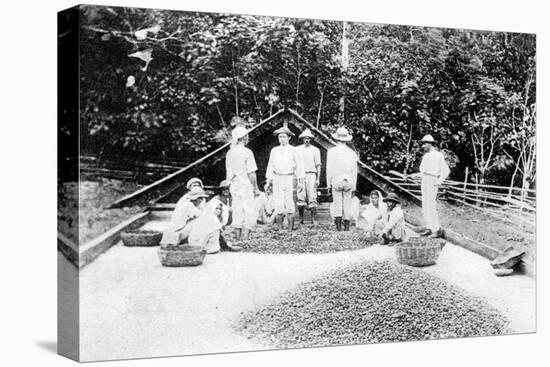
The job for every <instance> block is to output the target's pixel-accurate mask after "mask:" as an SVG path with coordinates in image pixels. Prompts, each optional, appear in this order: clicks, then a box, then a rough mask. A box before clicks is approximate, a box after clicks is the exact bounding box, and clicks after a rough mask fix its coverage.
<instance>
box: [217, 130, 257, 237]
mask: <svg viewBox="0 0 550 367" xmlns="http://www.w3.org/2000/svg"><path fill="white" fill-rule="evenodd" d="M231 137H232V142H231V148H230V149H229V151H228V152H227V155H226V156H225V170H226V179H227V181H228V182H230V183H231V186H230V187H229V191H230V193H231V199H232V200H231V202H232V210H233V211H232V226H233V228H235V229H236V231H237V238H240V239H242V240H247V239H248V238H249V235H250V231H251V230H252V229H253V228H254V225H255V224H256V210H255V205H254V198H255V196H256V195H257V194H258V193H259V191H260V190H259V189H258V183H257V179H256V171H257V170H258V167H257V166H256V160H255V158H254V153H252V151H251V150H250V149H248V148H247V147H246V144H247V143H248V131H247V130H246V128H245V127H243V126H237V127H236V128H235V129H233V131H232V133H231Z"/></svg>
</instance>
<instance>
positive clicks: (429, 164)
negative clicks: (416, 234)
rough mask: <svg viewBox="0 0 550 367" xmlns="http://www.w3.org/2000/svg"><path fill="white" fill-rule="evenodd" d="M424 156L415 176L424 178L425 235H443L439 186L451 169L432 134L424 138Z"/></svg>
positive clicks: (422, 141)
mask: <svg viewBox="0 0 550 367" xmlns="http://www.w3.org/2000/svg"><path fill="white" fill-rule="evenodd" d="M420 143H422V149H423V150H424V156H423V157H422V162H421V163H420V172H417V173H415V174H413V175H412V176H413V177H419V178H421V179H422V184H421V191H422V214H423V216H424V221H425V222H426V227H427V228H428V229H427V230H426V231H424V232H422V233H421V234H422V235H423V236H430V235H432V236H433V237H441V236H442V235H443V231H442V229H441V226H440V225H439V217H438V214H437V201H436V199H437V191H438V188H439V186H440V185H441V184H442V183H443V181H445V179H446V178H447V176H449V173H450V170H449V166H448V165H447V162H445V157H444V156H443V153H441V152H440V151H438V150H437V149H435V145H436V144H437V141H436V140H435V139H434V138H433V136H431V135H429V134H428V135H425V136H424V137H423V138H422V140H420Z"/></svg>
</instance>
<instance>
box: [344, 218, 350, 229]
mask: <svg viewBox="0 0 550 367" xmlns="http://www.w3.org/2000/svg"><path fill="white" fill-rule="evenodd" d="M349 225H350V221H349V220H344V231H349Z"/></svg>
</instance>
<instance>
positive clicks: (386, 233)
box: [382, 193, 405, 245]
mask: <svg viewBox="0 0 550 367" xmlns="http://www.w3.org/2000/svg"><path fill="white" fill-rule="evenodd" d="M384 202H385V203H386V204H387V205H388V219H387V222H386V225H385V226H384V229H383V230H382V238H383V239H384V244H385V245H389V244H390V243H392V242H401V241H404V240H405V216H404V214H403V210H402V209H401V201H400V200H399V197H398V196H397V195H396V194H394V193H390V194H388V196H387V197H386V198H385V199H384Z"/></svg>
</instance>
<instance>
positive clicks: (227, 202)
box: [207, 180, 242, 252]
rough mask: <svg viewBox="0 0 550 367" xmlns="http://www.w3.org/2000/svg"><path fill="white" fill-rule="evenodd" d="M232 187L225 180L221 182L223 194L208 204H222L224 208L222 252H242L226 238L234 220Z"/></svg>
mask: <svg viewBox="0 0 550 367" xmlns="http://www.w3.org/2000/svg"><path fill="white" fill-rule="evenodd" d="M230 186H231V184H230V182H229V181H227V180H223V181H222V182H220V185H219V186H218V188H219V189H220V190H221V192H220V193H219V194H218V195H216V196H214V197H213V198H212V199H211V200H210V201H209V202H208V204H207V206H211V205H214V206H215V205H218V203H221V206H222V213H221V218H220V220H221V223H222V230H221V231H220V249H221V251H234V252H237V251H240V250H242V247H240V246H235V245H232V244H231V243H230V242H229V241H227V239H226V238H225V232H224V230H225V229H226V228H227V226H229V225H231V222H232V218H233V215H232V214H233V210H232V208H231V193H230V192H229V187H230Z"/></svg>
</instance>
